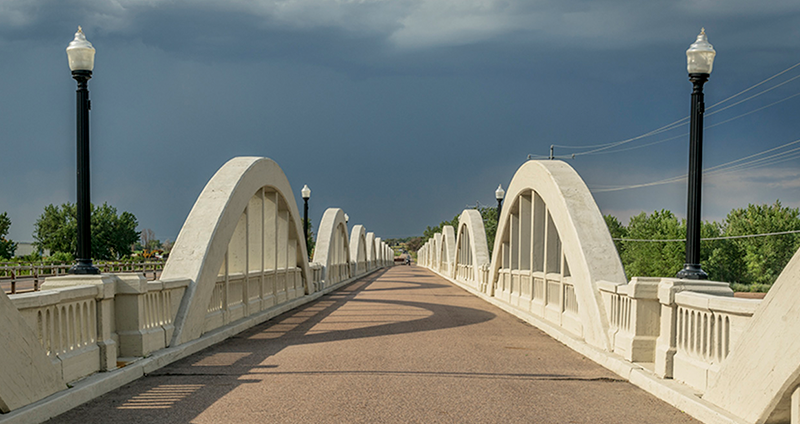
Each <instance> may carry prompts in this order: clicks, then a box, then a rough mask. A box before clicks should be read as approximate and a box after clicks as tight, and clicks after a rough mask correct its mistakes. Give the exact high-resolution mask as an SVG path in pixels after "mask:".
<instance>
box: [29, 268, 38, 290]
mask: <svg viewBox="0 0 800 424" xmlns="http://www.w3.org/2000/svg"><path fill="white" fill-rule="evenodd" d="M31 272H33V291H39V268H38V267H36V266H33V267H31Z"/></svg>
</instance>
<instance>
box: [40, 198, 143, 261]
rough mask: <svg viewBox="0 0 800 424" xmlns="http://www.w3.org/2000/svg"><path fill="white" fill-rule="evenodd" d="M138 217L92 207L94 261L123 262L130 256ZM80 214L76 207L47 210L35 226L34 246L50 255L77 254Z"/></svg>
mask: <svg viewBox="0 0 800 424" xmlns="http://www.w3.org/2000/svg"><path fill="white" fill-rule="evenodd" d="M138 225H139V224H138V222H137V220H136V217H135V216H134V215H133V214H132V213H130V212H122V213H121V214H119V215H118V214H117V209H116V208H114V207H113V206H109V205H108V203H103V205H102V206H99V207H95V206H94V205H92V207H91V228H92V257H93V258H95V259H120V258H122V257H124V256H128V255H130V253H131V246H132V245H133V244H134V243H135V242H136V241H137V240H138V239H139V232H138V231H136V227H137V226H138ZM77 227H78V224H77V210H76V207H75V204H72V203H65V204H63V205H61V206H60V207H59V206H53V205H52V204H51V205H48V206H45V208H44V212H43V213H42V215H41V216H40V217H39V219H38V220H36V223H35V224H34V233H33V238H34V240H35V242H34V245H35V246H36V247H37V248H38V249H49V250H50V252H52V253H56V252H63V253H70V254H74V253H75V252H76V251H77V245H78V242H77V233H78V231H77Z"/></svg>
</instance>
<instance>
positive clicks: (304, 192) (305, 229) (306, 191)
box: [300, 184, 311, 252]
mask: <svg viewBox="0 0 800 424" xmlns="http://www.w3.org/2000/svg"><path fill="white" fill-rule="evenodd" d="M300 194H302V195H303V237H304V239H303V240H305V243H306V252H307V251H308V199H310V198H311V189H310V188H308V184H306V185H303V189H302V190H300Z"/></svg>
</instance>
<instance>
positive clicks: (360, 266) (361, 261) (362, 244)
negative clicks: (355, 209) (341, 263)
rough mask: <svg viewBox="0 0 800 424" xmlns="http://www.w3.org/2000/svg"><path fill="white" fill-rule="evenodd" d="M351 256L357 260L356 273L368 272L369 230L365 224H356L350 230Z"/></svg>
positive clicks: (353, 259)
mask: <svg viewBox="0 0 800 424" xmlns="http://www.w3.org/2000/svg"><path fill="white" fill-rule="evenodd" d="M350 257H351V258H352V259H351V260H352V261H353V262H355V267H356V274H363V273H365V272H367V263H368V262H367V230H365V229H364V226H363V225H360V224H359V225H354V226H353V229H352V230H350Z"/></svg>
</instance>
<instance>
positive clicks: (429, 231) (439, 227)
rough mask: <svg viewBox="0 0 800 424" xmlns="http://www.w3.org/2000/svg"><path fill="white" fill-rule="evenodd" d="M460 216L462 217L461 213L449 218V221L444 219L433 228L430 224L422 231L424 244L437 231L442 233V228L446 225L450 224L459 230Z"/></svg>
mask: <svg viewBox="0 0 800 424" xmlns="http://www.w3.org/2000/svg"><path fill="white" fill-rule="evenodd" d="M460 217H461V214H459V215H456V216H455V217H454V218H453V219H451V220H449V221H442V222H440V223H439V225H437V226H435V227H433V228H431V226H430V225H429V226H428V227H427V228H426V229H425V231H423V232H422V238H423V244H424V243H425V242H426V241H428V240H429V239H431V238H433V236H434V235H436V233H441V232H442V229H443V228H444V227H445V226H446V225H450V226H452V227H453V229H456V230H457V229H458V219H459V218H460Z"/></svg>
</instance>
